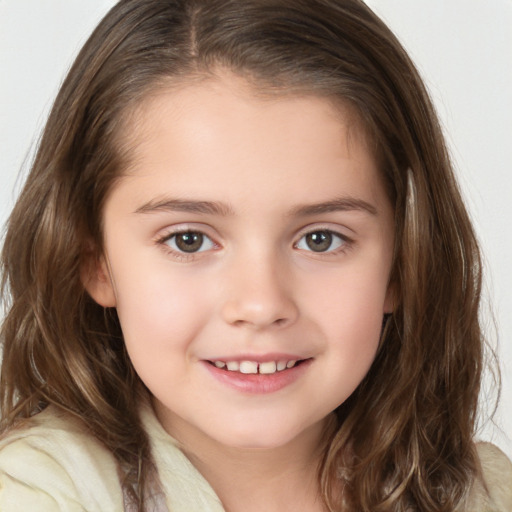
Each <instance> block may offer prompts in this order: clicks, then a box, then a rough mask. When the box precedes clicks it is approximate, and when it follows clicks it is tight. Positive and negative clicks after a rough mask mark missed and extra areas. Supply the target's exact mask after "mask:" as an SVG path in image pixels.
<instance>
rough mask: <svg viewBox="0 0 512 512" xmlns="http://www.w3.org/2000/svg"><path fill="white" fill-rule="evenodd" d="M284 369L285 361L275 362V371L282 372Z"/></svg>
mask: <svg viewBox="0 0 512 512" xmlns="http://www.w3.org/2000/svg"><path fill="white" fill-rule="evenodd" d="M285 368H286V361H278V362H277V371H278V372H282V371H283V370H284V369H285Z"/></svg>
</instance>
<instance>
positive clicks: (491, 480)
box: [468, 443, 512, 512]
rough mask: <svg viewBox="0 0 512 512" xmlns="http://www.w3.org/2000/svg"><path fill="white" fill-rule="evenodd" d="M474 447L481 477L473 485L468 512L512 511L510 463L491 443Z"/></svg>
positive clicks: (478, 444) (511, 467)
mask: <svg viewBox="0 0 512 512" xmlns="http://www.w3.org/2000/svg"><path fill="white" fill-rule="evenodd" d="M476 447H477V452H478V456H479V458H480V465H481V469H482V475H481V478H480V479H477V480H476V481H475V484H474V485H473V489H472V492H471V497H470V502H469V504H470V506H469V508H468V512H510V511H512V462H510V460H509V459H508V458H507V456H506V455H505V454H504V453H503V452H502V451H501V450H500V449H499V448H498V447H496V446H495V445H493V444H491V443H477V445H476Z"/></svg>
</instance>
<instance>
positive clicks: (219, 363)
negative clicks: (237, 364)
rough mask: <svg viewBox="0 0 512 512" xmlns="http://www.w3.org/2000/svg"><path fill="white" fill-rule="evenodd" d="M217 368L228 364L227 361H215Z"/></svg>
mask: <svg viewBox="0 0 512 512" xmlns="http://www.w3.org/2000/svg"><path fill="white" fill-rule="evenodd" d="M213 364H214V365H215V366H216V367H217V368H224V367H225V366H226V363H224V362H223V361H215V363H213Z"/></svg>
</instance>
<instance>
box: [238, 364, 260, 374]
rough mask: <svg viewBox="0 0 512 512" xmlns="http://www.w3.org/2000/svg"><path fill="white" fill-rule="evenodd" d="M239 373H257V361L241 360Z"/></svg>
mask: <svg viewBox="0 0 512 512" xmlns="http://www.w3.org/2000/svg"><path fill="white" fill-rule="evenodd" d="M240 373H258V363H255V362H254V361H242V362H241V363H240Z"/></svg>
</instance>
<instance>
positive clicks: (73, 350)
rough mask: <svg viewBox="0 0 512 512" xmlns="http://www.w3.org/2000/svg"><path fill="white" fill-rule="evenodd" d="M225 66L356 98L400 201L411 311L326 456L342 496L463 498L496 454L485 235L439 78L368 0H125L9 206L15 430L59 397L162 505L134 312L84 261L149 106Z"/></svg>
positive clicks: (403, 286) (277, 87) (403, 275)
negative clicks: (88, 281)
mask: <svg viewBox="0 0 512 512" xmlns="http://www.w3.org/2000/svg"><path fill="white" fill-rule="evenodd" d="M219 69H225V70H229V71H230V72H232V73H234V74H236V75H239V76H240V77H242V78H243V80H245V81H246V82H247V83H248V84H249V85H250V86H251V87H252V88H253V89H254V90H255V91H261V92H262V93H264V94H266V95H268V94H270V95H271V94H313V95H318V96H322V97H325V98H328V99H329V100H330V101H331V100H332V101H333V102H334V103H335V104H340V103H341V104H344V105H349V107H350V109H351V110H353V111H354V112H356V113H357V117H358V119H359V120H360V122H361V123H362V126H363V127H364V131H365V134H366V135H367V140H368V143H369V145H370V147H371V148H372V150H373V151H374V154H375V157H376V158H377V160H378V162H379V167H380V170H381V172H382V177H383V180H384V182H385V184H386V187H387V189H388V193H389V196H390V199H391V201H392V204H393V206H394V210H395V232H396V241H395V259H394V265H393V270H392V276H391V280H392V285H393V287H394V288H395V290H396V298H397V303H396V309H395V311H394V313H393V316H392V318H391V319H389V321H388V323H387V327H386V329H385V331H384V335H383V340H382V343H381V347H380V350H379V352H378V354H377V357H376V359H375V361H374V363H373V365H372V367H371V369H370V371H369V373H368V374H367V376H366V377H365V379H364V380H363V382H362V383H361V384H360V386H359V387H358V389H357V390H356V391H355V392H354V394H353V395H352V396H351V397H350V398H349V399H348V400H347V401H346V402H345V403H344V404H342V405H341V406H340V407H339V409H338V410H337V411H336V429H334V432H333V433H332V439H331V442H330V443H328V445H327V448H326V450H325V455H324V458H323V462H322V465H321V467H320V468H319V481H320V484H321V489H322V496H323V499H324V500H325V503H326V505H327V506H328V508H329V510H331V511H335V510H341V509H343V510H346V511H351V510H354V511H355V510H357V511H372V512H380V511H383V512H384V511H392V510H393V511H398V510H403V511H405V510H411V509H417V510H422V511H436V512H439V511H452V510H455V509H456V508H457V506H458V504H459V503H460V502H461V501H463V500H464V499H465V497H466V496H467V493H468V491H469V489H470V486H471V482H472V480H473V478H474V477H475V475H476V474H477V471H478V462H477V457H476V453H475V448H474V445H473V434H474V427H475V419H476V411H477V399H478V393H479V389H480V378H481V370H482V360H483V354H482V350H483V348H482V347H483V341H482V334H481V331H480V326H479V321H478V307H479V297H480V288H481V263H480V256H479V250H478V245H477V242H476V239H475V235H474V232H473V229H472V227H471V223H470V221H469V218H468V215H467V213H466V210H465V208H464V205H463V202H462V199H461V196H460V193H459V190H458V187H457V185H456V182H455V179H454V176H453V172H452V167H451V164H450V159H449V156H448V153H447V150H446V147H445V144H444V141H443V136H442V132H441V129H440V126H439V124H438V121H437V118H436V115H435V112H434V109H433V106H432V103H431V101H430V99H429V97H428V94H427V92H426V90H425V88H424V86H423V84H422V81H421V79H420V77H419V75H418V73H417V71H416V69H415V67H414V65H413V64H412V62H411V61H410V59H409V58H408V56H407V55H406V53H405V51H404V50H403V48H402V47H401V45H400V44H399V42H398V41H397V39H396V38H395V37H394V35H393V34H392V33H391V32H390V30H389V29H388V28H387V27H386V26H385V25H384V24H383V23H382V22H381V21H380V20H379V19H378V18H377V17H376V16H375V15H374V14H373V13H372V11H371V10H370V9H368V8H367V7H366V6H365V4H364V3H363V2H361V1H358V0H338V1H336V0H244V1H243V2H240V1H236V0H218V1H216V2H211V1H209V0H122V1H120V2H119V3H118V4H117V5H116V6H115V7H114V8H113V9H112V10H111V11H110V12H109V13H108V14H107V15H106V17H105V18H104V19H103V21H102V22H101V23H100V24H99V26H98V27H97V29H96V30H95V31H94V33H93V34H92V36H91V37H90V39H89V40H88V41H87V43H86V44H85V46H84V47H83V49H82V51H81V52H80V54H79V56H78V57H77V59H76V61H75V63H74V65H73V66H72V68H71V70H70V72H69V74H68V76H67V78H66V80H65V82H64V83H63V86H62V88H61V90H60V92H59V95H58V97H57V99H56V101H55V104H54V106H53V109H52V112H51V114H50V116H49V119H48V122H47V125H46V128H45V131H44V135H43V137H42V140H41V142H40V146H39V150H38V153H37V155H36V158H35V160H34V163H33V166H32V170H31V172H30V175H29V176H28V179H27V182H26V184H25V187H24V189H23V191H22V193H21V195H20V197H19V199H18V202H17V204H16V206H15V208H14V210H13V212H12V215H11V217H10V220H9V225H8V230H7V235H6V239H5V244H4V248H3V252H2V269H3V296H4V299H5V300H6V302H7V303H8V309H7V315H6V317H5V321H4V323H3V326H2V339H3V344H4V353H3V370H2V376H1V381H0V400H1V402H0V403H1V408H2V414H3V420H2V429H3V430H6V429H8V428H12V426H13V425H14V424H16V423H17V422H18V421H20V420H21V419H23V418H29V417H31V416H32V415H34V414H36V413H37V412H39V411H41V410H42V409H43V408H44V407H46V406H47V405H48V404H53V405H55V406H57V407H60V408H61V409H65V410H67V411H69V412H70V413H72V414H73V415H74V416H76V417H78V418H80V419H82V420H83V421H84V422H85V423H86V424H87V428H88V429H89V430H90V432H91V433H92V434H93V435H94V436H96V437H97V438H98V439H100V440H101V441H102V442H103V443H104V444H105V445H106V446H107V447H108V448H109V450H111V452H112V453H113V455H114V456H115V457H116V459H117V460H118V461H119V464H120V468H121V470H122V474H123V475H124V476H123V485H124V487H125V489H126V490H127V492H128V495H129V496H130V500H131V501H132V502H134V503H135V504H136V506H137V507H138V509H139V510H145V507H146V505H145V503H147V499H146V494H147V492H146V491H147V489H150V488H153V484H151V483H148V482H150V481H151V482H155V481H157V475H155V474H154V471H153V467H152V463H151V460H152V458H151V453H150V449H149V442H148V439H147V436H146V434H145V432H144V430H143V428H142V426H141V424H140V421H139V418H138V404H139V402H140V400H142V399H144V396H146V394H147V391H146V390H145V388H144V385H143V384H142V383H141V381H140V379H139V378H138V376H137V375H136V373H135V371H134V369H133V367H132V365H131V362H130V360H129V357H128V355H127V353H126V349H125V347H124V343H123V339H122V332H121V329H120V325H119V321H118V319H117V315H116V313H115V311H114V310H110V309H107V310H104V309H103V308H101V307H100V306H98V305H97V304H96V303H95V302H94V301H93V300H92V299H91V298H90V297H89V296H88V295H87V293H86V291H85V289H84V286H83V283H82V280H81V277H80V276H81V273H82V272H83V268H84V265H86V264H87V261H94V260H95V259H97V258H99V257H100V255H101V253H102V220H101V219H102V210H103V205H104V204H105V201H106V200H107V198H108V194H109V192H110V191H111V190H112V189H113V187H115V183H116V180H118V179H119V178H120V177H121V176H122V175H123V173H124V172H126V169H127V167H128V166H129V164H130V162H131V159H132V158H133V152H134V148H135V146H134V144H133V142H134V141H132V140H131V139H130V137H129V136H126V134H127V133H129V131H130V126H131V123H134V122H136V115H135V113H136V110H137V107H138V106H140V105H141V103H142V102H143V101H144V100H145V99H146V98H148V97H149V96H150V95H152V94H155V93H158V91H160V90H162V89H165V90H168V89H169V87H174V86H180V85H181V86H183V84H185V85H186V84H187V83H190V80H201V79H211V78H212V77H214V76H215V74H216V73H217V72H218V70H219ZM20 233H23V236H20V235H19V234H20ZM134 389H135V390H137V392H136V393H134ZM369 411H370V412H369ZM340 489H341V490H340Z"/></svg>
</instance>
